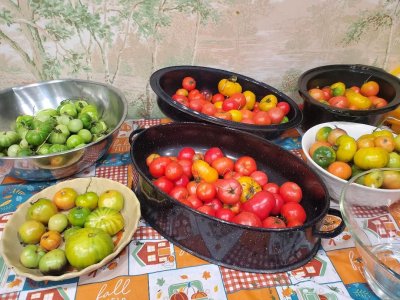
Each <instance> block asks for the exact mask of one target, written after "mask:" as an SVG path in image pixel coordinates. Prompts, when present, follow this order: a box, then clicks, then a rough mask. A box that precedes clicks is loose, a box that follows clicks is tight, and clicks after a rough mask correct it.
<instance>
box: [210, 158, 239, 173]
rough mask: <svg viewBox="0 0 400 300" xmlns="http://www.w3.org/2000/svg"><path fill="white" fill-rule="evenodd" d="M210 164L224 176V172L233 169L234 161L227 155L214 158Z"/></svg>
mask: <svg viewBox="0 0 400 300" xmlns="http://www.w3.org/2000/svg"><path fill="white" fill-rule="evenodd" d="M211 166H212V167H213V168H214V169H215V170H217V172H218V174H219V175H220V176H224V175H225V174H226V173H228V172H231V171H233V169H234V166H235V163H234V161H233V160H232V159H230V158H229V157H226V156H224V157H220V158H217V159H215V160H214V161H213V162H212V164H211Z"/></svg>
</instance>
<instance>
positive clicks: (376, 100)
mask: <svg viewBox="0 0 400 300" xmlns="http://www.w3.org/2000/svg"><path fill="white" fill-rule="evenodd" d="M368 98H369V99H370V100H371V102H372V105H373V106H374V107H375V108H380V107H384V106H386V105H387V104H388V102H387V101H386V100H385V99H383V98H380V97H377V96H369V97H368Z"/></svg>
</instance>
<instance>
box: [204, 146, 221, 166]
mask: <svg viewBox="0 0 400 300" xmlns="http://www.w3.org/2000/svg"><path fill="white" fill-rule="evenodd" d="M224 156H225V154H224V152H222V150H221V149H220V148H218V147H212V148H210V149H208V150H207V151H206V153H204V160H205V161H206V162H208V164H209V165H211V164H212V163H213V161H214V160H216V159H217V158H221V157H224Z"/></svg>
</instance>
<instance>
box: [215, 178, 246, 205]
mask: <svg viewBox="0 0 400 300" xmlns="http://www.w3.org/2000/svg"><path fill="white" fill-rule="evenodd" d="M215 187H216V190H217V197H218V199H219V200H221V201H222V202H223V203H224V204H235V203H236V202H239V200H240V197H241V195H242V186H241V184H240V183H239V181H237V180H236V179H218V180H217V182H215Z"/></svg>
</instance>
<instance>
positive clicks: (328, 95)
mask: <svg viewBox="0 0 400 300" xmlns="http://www.w3.org/2000/svg"><path fill="white" fill-rule="evenodd" d="M321 90H322V92H323V93H324V96H325V97H324V98H325V99H326V100H329V99H330V98H332V96H333V94H332V89H331V87H330V86H324V87H323V88H322V89H321Z"/></svg>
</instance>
